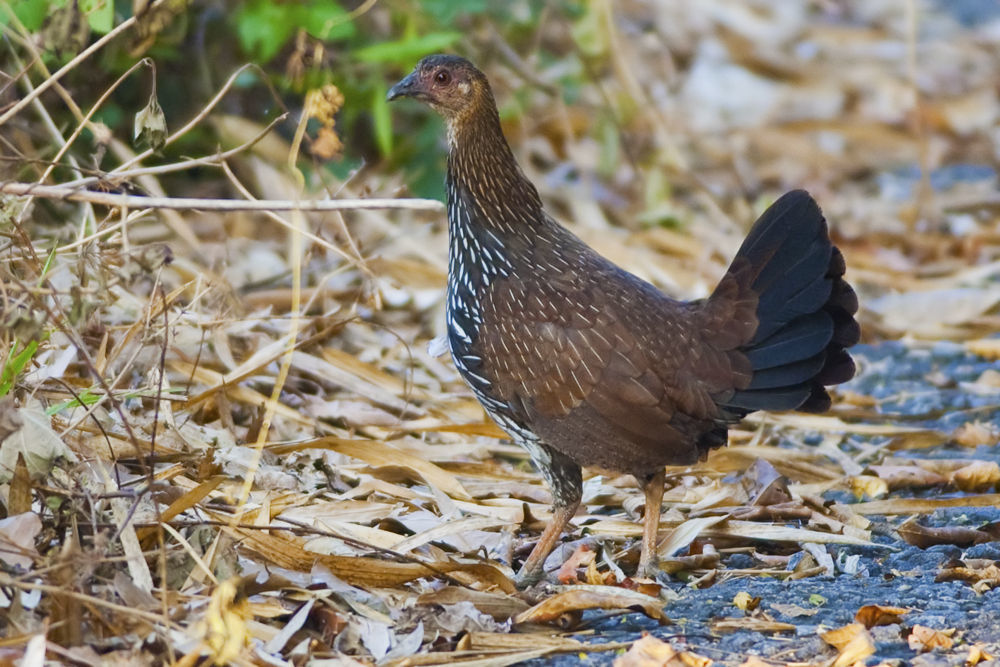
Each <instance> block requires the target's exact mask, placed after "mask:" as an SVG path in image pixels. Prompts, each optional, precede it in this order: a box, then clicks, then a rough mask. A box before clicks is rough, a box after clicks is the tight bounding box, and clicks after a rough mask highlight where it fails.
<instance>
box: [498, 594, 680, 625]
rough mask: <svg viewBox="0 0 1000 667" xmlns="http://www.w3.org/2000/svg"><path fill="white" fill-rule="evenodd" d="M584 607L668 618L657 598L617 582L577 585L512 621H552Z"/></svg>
mask: <svg viewBox="0 0 1000 667" xmlns="http://www.w3.org/2000/svg"><path fill="white" fill-rule="evenodd" d="M586 609H635V610H637V611H641V612H642V613H644V614H646V616H649V617H650V618H652V619H655V620H657V621H659V622H660V623H661V624H667V623H669V622H670V619H668V618H667V617H666V616H665V615H664V614H663V603H662V602H660V601H659V600H658V599H656V598H651V597H649V596H648V595H643V594H642V593H639V592H636V591H630V590H628V589H625V588H619V587H616V586H579V587H576V588H572V589H570V590H568V591H563V592H562V593H557V594H556V595H553V596H552V597H550V598H546V599H545V600H542V601H541V602H539V603H538V604H536V605H535V606H534V607H532V608H531V609H528V610H526V611H523V612H521V613H520V614H518V615H517V616H515V617H514V623H515V624H522V623H551V622H553V621H557V620H559V618H560V617H562V616H563V615H564V614H568V613H572V612H579V611H583V610H586Z"/></svg>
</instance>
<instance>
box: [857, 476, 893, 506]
mask: <svg viewBox="0 0 1000 667" xmlns="http://www.w3.org/2000/svg"><path fill="white" fill-rule="evenodd" d="M848 484H850V487H851V492H852V493H853V494H854V496H855V497H856V498H857V499H858V500H861V499H862V498H864V497H865V496H868V497H869V498H882V497H884V496H886V495H888V493H889V485H888V484H887V483H886V481H885V480H884V479H881V478H879V477H875V476H874V475H856V476H854V477H851V478H849V479H848Z"/></svg>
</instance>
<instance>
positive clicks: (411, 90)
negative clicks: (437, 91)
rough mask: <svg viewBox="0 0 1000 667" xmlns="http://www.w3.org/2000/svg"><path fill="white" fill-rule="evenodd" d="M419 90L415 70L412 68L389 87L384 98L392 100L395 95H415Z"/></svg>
mask: <svg viewBox="0 0 1000 667" xmlns="http://www.w3.org/2000/svg"><path fill="white" fill-rule="evenodd" d="M419 92H420V89H419V82H418V80H417V72H416V70H414V71H413V72H410V73H409V74H407V75H406V77H405V78H403V79H402V80H401V81H400V82H399V83H397V84H396V85H395V86H393V87H392V88H390V89H389V92H388V93H386V95H385V99H386V101H387V102H392V101H393V100H394V99H396V98H397V97H415V96H416V95H417V94H418V93H419Z"/></svg>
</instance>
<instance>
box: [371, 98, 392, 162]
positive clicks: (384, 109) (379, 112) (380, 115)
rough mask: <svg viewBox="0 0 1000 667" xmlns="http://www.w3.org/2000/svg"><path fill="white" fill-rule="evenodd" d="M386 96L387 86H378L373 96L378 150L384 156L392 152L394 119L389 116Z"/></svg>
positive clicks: (373, 114) (373, 118)
mask: <svg viewBox="0 0 1000 667" xmlns="http://www.w3.org/2000/svg"><path fill="white" fill-rule="evenodd" d="M385 94H386V87H385V84H384V83H379V84H377V85H376V86H375V90H374V91H373V95H372V122H373V123H374V124H375V142H376V143H377V144H378V149H379V150H380V151H381V152H382V155H389V154H390V153H391V152H392V117H391V116H390V115H389V103H388V102H386V101H385Z"/></svg>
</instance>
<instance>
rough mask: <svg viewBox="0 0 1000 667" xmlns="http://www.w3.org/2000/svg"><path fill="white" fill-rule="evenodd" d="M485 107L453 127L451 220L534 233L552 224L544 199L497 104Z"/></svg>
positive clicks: (498, 231) (509, 231) (506, 231)
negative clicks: (512, 147) (521, 163)
mask: <svg viewBox="0 0 1000 667" xmlns="http://www.w3.org/2000/svg"><path fill="white" fill-rule="evenodd" d="M484 107H485V108H483V109H481V110H479V111H478V112H476V113H472V114H469V115H468V116H466V118H465V119H463V120H462V121H461V122H452V123H450V124H449V127H448V143H449V153H448V212H449V220H450V222H451V224H452V227H453V228H454V225H455V224H472V225H473V226H482V227H484V228H485V229H488V230H489V231H491V232H493V233H496V234H515V235H517V236H522V235H524V236H530V235H532V231H533V228H537V227H539V226H544V225H545V224H546V221H547V217H546V215H545V213H544V212H543V210H542V201H541V199H540V198H539V196H538V191H537V190H536V189H535V186H534V185H532V184H531V182H530V181H529V180H528V179H527V178H526V177H525V175H524V172H522V171H521V168H520V167H519V166H518V164H517V161H516V160H515V159H514V154H513V153H512V152H511V150H510V146H509V145H508V144H507V140H506V139H505V138H504V136H503V131H502V130H501V128H500V118H499V116H498V115H497V112H496V108H495V107H494V106H493V105H492V104H490V105H484Z"/></svg>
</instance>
